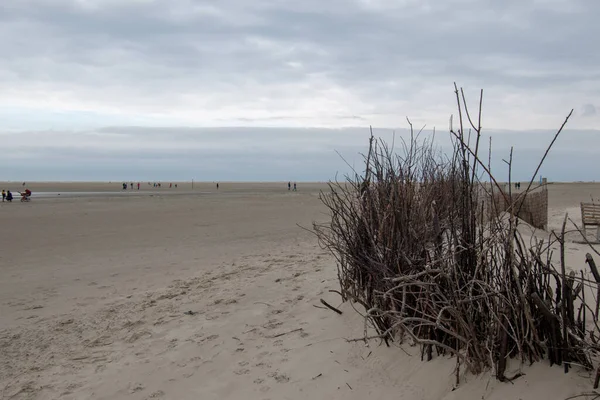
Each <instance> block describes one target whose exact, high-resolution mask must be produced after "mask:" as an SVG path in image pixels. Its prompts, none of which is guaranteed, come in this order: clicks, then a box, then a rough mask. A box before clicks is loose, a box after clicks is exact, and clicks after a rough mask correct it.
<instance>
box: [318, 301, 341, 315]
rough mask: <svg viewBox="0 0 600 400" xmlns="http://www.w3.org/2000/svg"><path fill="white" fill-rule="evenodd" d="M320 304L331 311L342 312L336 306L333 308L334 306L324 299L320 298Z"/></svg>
mask: <svg viewBox="0 0 600 400" xmlns="http://www.w3.org/2000/svg"><path fill="white" fill-rule="evenodd" d="M321 304H323V305H324V306H325V307H327V308H329V309H330V310H332V311H335V312H336V313H338V314H340V315H341V314H342V312H341V311H340V310H338V309H337V308H335V307H334V306H332V305H330V304H329V303H327V302H326V301H325V300H323V299H321Z"/></svg>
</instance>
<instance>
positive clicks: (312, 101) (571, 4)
mask: <svg viewBox="0 0 600 400" xmlns="http://www.w3.org/2000/svg"><path fill="white" fill-rule="evenodd" d="M598 15H600V2H596V1H592V0H503V1H496V0H343V1H342V0H318V1H317V0H303V1H300V2H298V1H286V0H218V1H198V0H14V1H13V0H10V1H1V2H0V55H1V57H2V62H1V63H0V88H1V90H0V140H1V141H2V142H1V143H0V145H1V149H2V157H1V158H0V180H2V179H15V180H19V179H113V180H117V179H120V178H119V177H121V176H122V177H123V179H125V178H127V179H135V178H136V177H139V179H144V180H146V179H152V177H156V178H155V179H184V178H185V179H191V178H192V177H195V178H196V179H207V180H214V179H219V180H226V179H232V180H233V179H245V180H271V179H282V180H287V179H296V180H314V179H317V180H326V179H328V178H331V177H332V176H333V175H334V174H335V173H336V172H337V171H343V170H344V168H345V166H344V163H343V162H341V160H340V158H339V157H338V156H337V155H336V153H335V150H338V151H340V152H342V153H343V154H344V155H345V156H346V157H348V159H352V160H354V159H355V158H356V157H355V156H356V153H357V152H358V151H359V150H363V149H364V145H365V144H366V138H367V137H368V129H366V128H367V127H368V126H369V125H373V126H374V127H376V128H377V129H380V132H382V134H383V135H384V136H385V135H387V134H389V132H390V131H385V130H384V128H390V129H401V128H406V119H405V118H406V116H409V117H410V118H411V120H412V121H413V123H414V124H415V125H417V126H419V127H420V126H422V125H424V124H427V127H428V129H431V128H433V127H436V129H437V131H438V133H440V132H445V131H447V128H448V119H449V116H450V114H452V113H454V112H455V100H454V97H453V95H454V94H453V82H454V81H456V82H457V83H458V84H459V85H460V86H463V87H465V89H466V91H467V95H468V98H469V99H470V100H471V102H472V108H473V109H474V108H475V106H476V102H477V94H478V91H479V89H480V88H483V89H484V90H485V98H484V115H483V126H484V128H485V129H486V130H487V132H488V133H493V136H494V143H498V145H497V146H495V148H496V150H497V152H498V156H499V157H500V156H502V157H503V156H506V152H507V151H508V148H509V147H510V145H514V146H515V147H516V148H517V150H516V153H515V155H516V156H518V155H520V156H521V157H522V159H523V161H521V163H522V164H520V167H519V168H520V169H519V171H518V173H519V174H522V175H523V176H524V177H525V176H527V175H528V174H529V173H530V172H531V171H529V170H528V168H529V166H528V165H529V164H533V163H534V162H532V161H531V160H532V159H533V157H539V156H540V155H541V154H543V147H544V146H545V145H546V144H547V141H548V140H549V138H550V136H549V135H550V132H551V130H552V129H555V128H557V127H559V126H560V124H561V123H562V121H563V119H564V117H565V116H566V115H567V114H568V112H569V111H570V109H571V108H573V109H575V112H574V115H573V118H572V120H571V121H570V123H569V125H568V127H569V130H568V131H566V132H565V136H564V137H563V138H561V139H559V142H558V144H557V148H556V151H555V152H554V153H553V155H552V157H551V158H550V160H549V164H548V165H547V169H546V170H545V171H546V172H547V175H548V176H549V177H550V178H551V179H552V178H554V179H556V180H595V179H599V180H600V173H598V172H596V171H594V168H595V166H596V165H595V164H597V163H596V160H595V158H596V157H595V153H594V150H595V149H597V148H598V146H596V144H598V143H597V142H600V140H597V139H596V138H597V137H600V135H598V132H596V131H592V130H593V129H596V128H597V127H598V126H599V123H600V113H599V111H600V110H599V109H598V107H600V100H599V93H600V79H599V75H600V72H599V71H598V68H597V66H598V65H600V51H598V50H599V49H598V44H597V38H598V37H599V34H600V27H599V25H598V23H597V17H598ZM132 126H135V127H136V128H131V127H132ZM111 127H117V128H111ZM215 127H221V128H223V129H201V128H215ZM248 127H252V128H255V129H248ZM265 127H270V128H272V129H259V128H265ZM349 127H355V128H349ZM275 128H276V129H275ZM290 128H300V129H290ZM305 128H320V129H305ZM323 128H334V129H332V130H331V129H330V130H328V129H323ZM532 130H541V131H537V132H533V131H532ZM509 131H513V132H509ZM399 132H401V131H399ZM546 139H547V140H546ZM356 159H357V158H356ZM569 163H571V164H572V165H574V166H575V167H573V168H571V167H569V168H565V167H564V165H565V164H569ZM596 169H598V168H596ZM151 176H152V177H151ZM213 178H214V179H213Z"/></svg>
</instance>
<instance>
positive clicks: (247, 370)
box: [233, 368, 250, 375]
mask: <svg viewBox="0 0 600 400" xmlns="http://www.w3.org/2000/svg"><path fill="white" fill-rule="evenodd" d="M233 373H234V374H236V375H246V374H249V373H250V370H249V369H245V368H244V369H238V370H236V371H233Z"/></svg>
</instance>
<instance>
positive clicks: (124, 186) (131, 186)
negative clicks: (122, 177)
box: [123, 182, 177, 190]
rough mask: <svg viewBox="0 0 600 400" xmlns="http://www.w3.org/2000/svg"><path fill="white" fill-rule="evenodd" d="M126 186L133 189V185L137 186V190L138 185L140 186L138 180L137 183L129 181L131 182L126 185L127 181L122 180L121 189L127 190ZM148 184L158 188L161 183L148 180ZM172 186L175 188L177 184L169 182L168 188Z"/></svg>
mask: <svg viewBox="0 0 600 400" xmlns="http://www.w3.org/2000/svg"><path fill="white" fill-rule="evenodd" d="M128 186H129V188H130V189H131V190H133V188H134V187H135V186H137V190H140V186H141V184H140V183H139V182H138V183H137V184H134V183H133V182H131V183H129V185H128V184H127V182H123V190H127V187H128ZM148 186H152V187H155V188H160V187H162V185H161V183H160V182H158V183H156V182H154V183H150V182H148ZM173 186H175V188H177V184H175V185H173V184H172V183H169V189H170V188H172V187H173Z"/></svg>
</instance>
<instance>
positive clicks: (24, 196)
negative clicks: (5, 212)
mask: <svg viewBox="0 0 600 400" xmlns="http://www.w3.org/2000/svg"><path fill="white" fill-rule="evenodd" d="M19 194H20V195H21V201H29V199H30V198H31V190H29V189H25V191H24V192H20V193H19ZM5 201H6V202H9V203H12V201H13V194H12V192H11V191H10V190H4V189H2V202H3V203H4V202H5Z"/></svg>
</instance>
